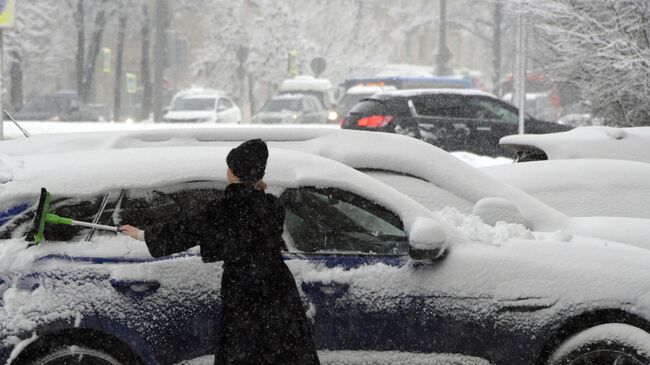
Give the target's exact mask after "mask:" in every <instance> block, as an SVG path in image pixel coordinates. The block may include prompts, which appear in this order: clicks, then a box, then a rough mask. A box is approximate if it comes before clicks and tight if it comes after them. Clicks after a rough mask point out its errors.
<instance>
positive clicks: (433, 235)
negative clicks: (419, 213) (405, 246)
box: [409, 217, 447, 261]
mask: <svg viewBox="0 0 650 365" xmlns="http://www.w3.org/2000/svg"><path fill="white" fill-rule="evenodd" d="M446 242H447V234H446V233H445V230H444V229H443V228H442V227H441V226H440V224H438V223H437V222H436V221H434V220H433V219H429V218H422V217H420V218H418V219H416V220H415V223H413V226H411V230H410V232H409V246H410V248H409V256H410V257H411V258H412V259H413V260H430V261H436V260H438V259H440V258H442V257H443V256H444V255H445V253H446V251H447V244H446Z"/></svg>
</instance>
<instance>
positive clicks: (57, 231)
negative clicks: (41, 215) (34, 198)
mask: <svg viewBox="0 0 650 365" xmlns="http://www.w3.org/2000/svg"><path fill="white" fill-rule="evenodd" d="M103 198H104V196H103V195H102V196H93V197H67V198H57V197H56V196H53V199H52V202H51V203H50V209H49V212H50V213H54V214H56V215H59V216H61V217H66V218H72V219H74V220H78V221H84V222H92V221H93V220H94V218H95V216H96V215H97V213H99V209H100V206H101V203H102V200H103ZM35 209H36V207H35V206H32V207H30V208H27V209H25V210H23V211H22V212H20V213H19V214H17V215H16V216H14V217H12V219H11V220H9V221H7V222H6V224H4V225H3V226H2V227H1V228H0V239H9V238H19V237H23V236H25V235H26V234H27V233H28V231H29V230H30V229H31V227H32V222H33V220H34V216H35V213H36V212H35ZM111 213H112V210H111V209H105V210H104V212H103V213H102V216H101V217H100V220H99V221H98V222H99V223H102V224H106V223H108V220H109V219H110V215H111ZM88 231H89V229H88V228H85V227H79V226H69V225H62V224H46V225H45V230H44V231H43V235H44V236H45V239H46V240H48V241H78V240H82V239H83V238H84V237H85V236H86V234H87V233H88Z"/></svg>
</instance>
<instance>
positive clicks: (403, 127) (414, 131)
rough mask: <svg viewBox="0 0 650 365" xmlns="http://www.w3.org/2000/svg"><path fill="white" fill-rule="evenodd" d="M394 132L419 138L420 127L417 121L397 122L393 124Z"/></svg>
mask: <svg viewBox="0 0 650 365" xmlns="http://www.w3.org/2000/svg"><path fill="white" fill-rule="evenodd" d="M394 132H395V134H401V135H404V136H409V137H413V138H418V139H419V138H420V128H419V127H418V125H417V123H407V122H404V123H399V124H397V125H395V131H394Z"/></svg>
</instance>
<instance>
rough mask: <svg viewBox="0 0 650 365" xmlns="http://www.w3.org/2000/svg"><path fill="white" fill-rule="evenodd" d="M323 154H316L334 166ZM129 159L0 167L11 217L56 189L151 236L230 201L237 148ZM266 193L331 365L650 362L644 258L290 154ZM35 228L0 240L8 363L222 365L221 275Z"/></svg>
mask: <svg viewBox="0 0 650 365" xmlns="http://www.w3.org/2000/svg"><path fill="white" fill-rule="evenodd" d="M352 135H353V134H349V135H348V136H352ZM361 135H362V134H356V136H361ZM334 136H335V134H330V135H329V137H334ZM158 137H160V135H159V136H158ZM231 137H235V136H232V135H231ZM336 137H338V138H339V140H340V142H342V143H349V142H350V141H349V140H346V139H345V138H342V137H341V136H336ZM130 141H131V142H133V140H130ZM122 142H126V140H125V139H122ZM329 142H330V141H329V140H328V139H327V138H324V139H320V140H318V138H316V139H315V140H313V142H312V146H313V147H314V148H317V147H318V146H319V145H320V146H321V148H322V149H323V151H327V150H328V149H329V148H332V149H333V151H332V152H331V153H332V154H335V152H334V151H335V148H334V147H335V146H333V145H328V143H329ZM155 143H156V142H154V144H155ZM158 146H160V145H158ZM114 147H115V146H114ZM122 147H124V148H112V149H97V150H83V149H78V150H76V151H71V152H59V153H45V154H38V153H36V154H29V155H23V156H20V157H19V156H15V157H13V158H9V157H5V160H6V162H7V164H6V166H5V171H6V172H7V176H6V179H5V181H4V182H3V183H2V184H0V206H1V207H3V209H4V208H10V207H12V206H13V207H18V206H20V204H21V202H28V203H31V202H33V201H34V200H35V199H36V198H37V196H38V192H39V190H40V188H41V187H42V186H45V187H47V188H48V189H49V190H50V192H51V193H52V195H53V204H52V210H53V212H54V213H58V214H60V215H72V216H73V217H74V218H78V219H92V218H93V217H97V221H98V222H99V223H103V224H111V225H118V224H122V223H132V224H136V225H139V226H142V225H146V224H147V222H158V221H161V220H173V219H174V216H175V215H176V214H179V213H183V214H193V213H194V214H196V212H197V209H200V208H199V207H201V205H202V204H205V203H206V202H207V201H210V200H212V199H218V198H219V196H220V194H222V193H223V189H224V187H225V184H226V165H225V162H224V160H225V157H226V155H227V153H228V152H229V150H230V147H225V148H224V147H182V146H173V147H151V148H141V146H140V147H126V146H125V145H124V144H123V145H122ZM161 156H164V157H161ZM10 160H13V162H12V161H10ZM443 170H444V169H443ZM265 180H266V182H267V184H268V186H269V189H268V191H269V192H270V193H272V194H274V195H276V196H278V197H279V199H280V200H281V201H282V202H283V204H284V206H285V208H286V213H287V216H286V220H285V233H284V240H285V243H286V250H285V251H284V252H283V256H284V259H285V262H286V264H287V266H288V267H289V269H290V270H291V271H292V273H293V275H294V277H295V279H296V282H297V284H298V286H299V288H300V291H301V297H302V299H303V303H304V305H305V308H306V309H307V310H308V312H307V313H308V316H309V318H311V320H312V323H313V333H314V339H315V342H316V345H317V347H318V349H319V356H320V358H321V361H322V362H323V363H346V364H366V363H378V364H390V363H407V364H417V363H423V364H429V363H452V364H455V363H462V364H512V365H526V364H533V363H534V364H546V365H560V364H568V363H571V364H577V363H579V361H582V362H585V361H588V362H592V363H602V362H604V363H608V364H610V363H617V364H618V363H623V364H647V363H649V362H650V282H648V280H645V278H647V277H650V266H649V265H648V262H650V252H648V251H647V250H642V249H638V248H635V247H630V246H627V245H622V244H618V243H615V242H604V241H602V240H594V239H588V238H580V237H575V238H573V239H571V240H570V241H569V242H565V241H558V240H554V239H542V240H539V239H534V237H533V236H532V235H530V234H529V233H527V232H521V231H520V232H514V231H513V232H511V233H510V234H508V235H501V236H500V238H499V239H494V238H495V237H474V238H472V236H473V233H472V230H473V227H474V226H475V225H478V224H479V223H477V222H474V223H471V222H468V224H466V225H465V226H464V227H460V228H461V229H458V228H454V227H453V226H452V225H451V224H449V223H447V222H446V221H445V219H442V218H441V217H440V215H439V214H436V213H434V212H432V211H430V210H428V209H426V208H425V207H423V206H422V205H420V204H418V203H416V202H415V201H413V200H412V199H411V198H409V197H407V196H405V195H403V194H401V193H399V192H398V191H396V190H395V189H393V188H390V187H388V186H387V185H385V184H382V183H381V182H379V181H377V180H376V179H373V178H371V177H369V176H368V175H366V174H364V173H361V172H359V171H356V170H354V169H352V168H350V167H348V166H345V165H343V164H340V163H337V162H335V161H332V160H330V159H326V158H322V157H319V156H316V155H313V154H308V153H302V152H299V151H296V150H283V149H278V148H271V149H270V151H269V164H268V168H267V175H266V176H265ZM3 211H4V210H3ZM33 214H34V212H33V207H31V204H29V205H28V206H27V207H25V208H23V209H22V210H21V211H14V213H13V216H11V217H10V218H9V220H8V221H7V222H5V223H4V224H3V225H2V226H1V227H0V294H1V295H0V297H1V298H2V300H1V301H0V362H2V363H5V362H10V363H11V364H32V363H37V364H42V365H55V364H62V363H66V364H67V363H76V362H77V361H79V359H83V360H84V362H82V363H84V364H86V363H87V364H145V365H166V364H175V363H179V362H181V361H185V360H190V359H201V360H200V361H204V360H206V361H210V359H209V358H206V356H207V355H209V354H211V353H214V343H216V339H215V338H216V336H217V335H218V334H217V333H216V331H215V330H214V329H215V321H216V318H217V317H218V312H219V302H218V298H219V291H220V286H219V281H220V277H221V273H222V264H221V263H210V264H205V263H202V262H201V259H200V257H198V255H199V252H198V250H197V248H192V249H190V250H188V251H185V252H183V253H180V254H176V255H172V256H167V257H161V258H153V257H151V256H150V255H149V253H148V251H147V248H146V245H145V244H144V243H143V242H140V241H136V240H132V239H130V238H128V237H124V236H120V235H116V234H115V233H112V232H95V234H92V233H90V232H89V231H88V230H87V229H85V228H79V227H69V229H55V228H56V227H48V228H47V229H46V230H45V236H46V239H47V241H46V242H45V243H42V244H40V245H38V246H32V247H29V248H28V247H27V242H25V240H24V235H25V231H26V229H27V227H28V226H29V225H30V222H31V217H32V216H33ZM63 228H66V227H63ZM495 230H496V228H495ZM215 244H218V242H215Z"/></svg>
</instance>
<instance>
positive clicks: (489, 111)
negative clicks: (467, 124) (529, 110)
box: [469, 97, 519, 124]
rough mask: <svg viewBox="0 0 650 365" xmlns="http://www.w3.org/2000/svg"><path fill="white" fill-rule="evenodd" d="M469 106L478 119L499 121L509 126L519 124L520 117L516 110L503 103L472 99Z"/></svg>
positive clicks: (485, 99)
mask: <svg viewBox="0 0 650 365" xmlns="http://www.w3.org/2000/svg"><path fill="white" fill-rule="evenodd" d="M469 104H470V105H471V107H472V109H473V110H474V112H475V114H476V116H475V118H476V119H489V120H498V121H502V122H506V123H509V124H517V123H519V115H518V114H517V113H516V112H515V111H514V110H510V109H508V108H506V106H505V105H502V104H501V102H497V101H495V100H490V99H488V98H483V97H481V98H471V99H470V100H469Z"/></svg>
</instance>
